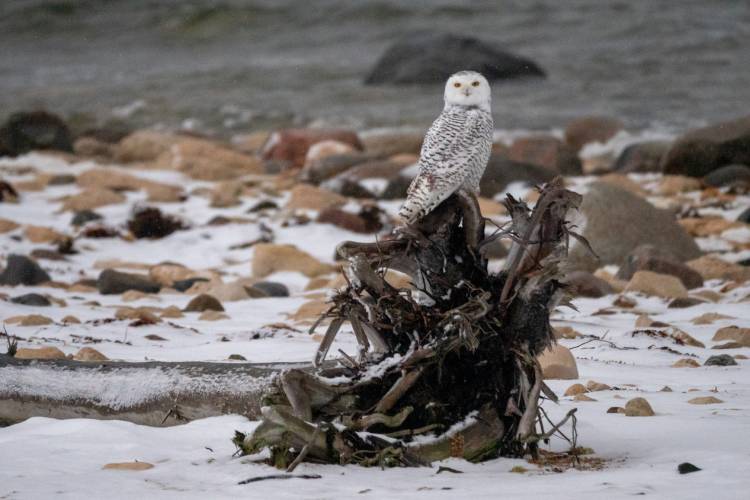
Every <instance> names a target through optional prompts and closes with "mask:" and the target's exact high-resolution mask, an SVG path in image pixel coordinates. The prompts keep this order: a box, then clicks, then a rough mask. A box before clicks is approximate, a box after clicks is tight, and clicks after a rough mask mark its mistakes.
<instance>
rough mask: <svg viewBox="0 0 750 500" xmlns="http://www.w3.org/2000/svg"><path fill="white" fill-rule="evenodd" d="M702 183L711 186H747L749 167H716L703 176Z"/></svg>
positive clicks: (749, 178)
mask: <svg viewBox="0 0 750 500" xmlns="http://www.w3.org/2000/svg"><path fill="white" fill-rule="evenodd" d="M703 184H705V185H707V186H712V187H726V186H734V187H743V186H744V187H748V186H750V167H747V166H745V165H727V166H725V167H721V168H717V169H716V170H714V171H713V172H711V173H709V174H708V175H706V176H705V177H704V178H703Z"/></svg>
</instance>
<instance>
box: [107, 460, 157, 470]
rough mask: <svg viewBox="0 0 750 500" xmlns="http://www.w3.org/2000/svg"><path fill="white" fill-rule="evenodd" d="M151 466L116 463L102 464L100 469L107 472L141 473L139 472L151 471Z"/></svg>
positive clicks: (146, 463)
mask: <svg viewBox="0 0 750 500" xmlns="http://www.w3.org/2000/svg"><path fill="white" fill-rule="evenodd" d="M153 468H154V466H153V464H150V463H148V462H137V461H136V462H117V463H111V464H104V466H103V467H102V469H107V470H135V471H141V470H148V469H153Z"/></svg>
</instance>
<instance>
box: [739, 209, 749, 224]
mask: <svg viewBox="0 0 750 500" xmlns="http://www.w3.org/2000/svg"><path fill="white" fill-rule="evenodd" d="M737 221H738V222H744V223H745V224H750V207H748V208H747V209H745V210H744V211H743V212H742V213H741V214H740V215H738V216H737Z"/></svg>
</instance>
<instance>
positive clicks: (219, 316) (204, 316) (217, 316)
mask: <svg viewBox="0 0 750 500" xmlns="http://www.w3.org/2000/svg"><path fill="white" fill-rule="evenodd" d="M198 319H199V320H201V321H221V320H223V319H229V316H228V315H227V314H224V313H223V312H221V311H203V312H202V313H201V315H200V316H198Z"/></svg>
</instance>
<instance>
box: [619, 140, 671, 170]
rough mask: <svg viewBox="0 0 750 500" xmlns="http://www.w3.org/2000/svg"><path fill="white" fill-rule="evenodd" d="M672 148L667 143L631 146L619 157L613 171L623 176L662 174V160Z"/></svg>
mask: <svg viewBox="0 0 750 500" xmlns="http://www.w3.org/2000/svg"><path fill="white" fill-rule="evenodd" d="M671 146H672V143H671V142H667V141H651V142H639V143H636V144H631V145H630V146H628V147H626V148H625V149H624V150H623V151H622V153H620V156H618V157H617V160H616V161H615V164H614V167H613V170H614V171H615V172H620V173H623V174H625V173H646V172H661V159H662V158H663V157H664V155H666V154H667V151H669V148H670V147H671Z"/></svg>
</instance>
